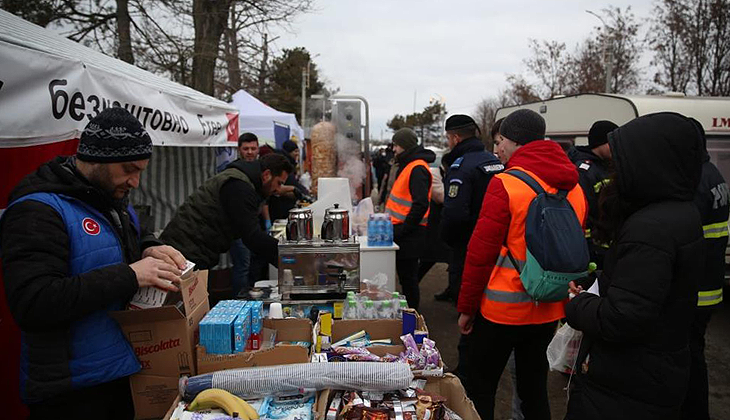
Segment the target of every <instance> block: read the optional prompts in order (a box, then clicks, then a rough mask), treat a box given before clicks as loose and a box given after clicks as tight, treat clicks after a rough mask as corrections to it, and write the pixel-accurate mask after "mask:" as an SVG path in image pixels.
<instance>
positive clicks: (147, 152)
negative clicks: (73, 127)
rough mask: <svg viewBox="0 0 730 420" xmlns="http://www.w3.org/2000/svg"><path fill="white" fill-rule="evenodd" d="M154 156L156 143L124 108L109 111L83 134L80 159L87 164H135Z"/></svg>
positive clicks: (78, 154) (109, 109) (95, 119)
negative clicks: (153, 144) (153, 142)
mask: <svg viewBox="0 0 730 420" xmlns="http://www.w3.org/2000/svg"><path fill="white" fill-rule="evenodd" d="M150 156H152V139H150V135H149V134H147V131H146V130H145V129H144V127H142V124H140V122H139V120H137V118H135V117H134V116H133V115H132V114H130V113H129V111H127V110H126V109H124V108H120V107H113V108H107V109H105V110H103V111H101V112H100V113H99V115H97V116H96V117H94V118H93V119H92V120H91V121H90V122H89V124H87V125H86V128H84V132H83V133H81V139H80V141H79V147H78V149H77V150H76V158H77V159H79V160H82V161H84V162H99V163H113V162H132V161H135V160H144V159H149V158H150Z"/></svg>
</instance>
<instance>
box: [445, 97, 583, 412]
mask: <svg viewBox="0 0 730 420" xmlns="http://www.w3.org/2000/svg"><path fill="white" fill-rule="evenodd" d="M499 132H500V136H497V139H496V141H497V142H498V145H497V152H498V153H499V155H500V156H499V157H500V159H501V160H502V161H503V162H505V166H506V170H505V172H503V173H500V174H497V175H494V176H493V177H492V179H491V181H490V182H489V186H488V187H487V192H486V193H485V195H484V201H483V204H482V211H481V213H480V214H479V219H478V220H477V223H476V226H475V228H474V231H473V233H472V235H471V239H470V241H469V245H468V247H467V252H466V262H465V264H464V270H463V273H462V283H461V289H460V291H459V300H458V303H457V310H458V311H459V314H460V315H459V321H458V323H459V329H460V330H461V333H462V334H464V335H465V336H469V338H468V345H467V346H460V348H459V351H460V353H461V354H460V355H459V360H460V361H462V360H468V361H470V363H469V365H468V366H461V364H460V366H459V373H460V374H462V375H463V377H464V385H465V387H466V389H467V393H468V394H469V397H470V398H471V399H472V401H474V404H475V405H476V409H477V411H478V412H479V416H480V417H481V418H482V419H485V420H486V419H493V418H494V401H495V394H496V391H497V386H498V384H499V378H500V376H501V375H502V371H503V370H504V367H505V365H506V364H507V360H508V359H509V355H510V353H512V352H513V351H514V355H515V365H516V373H517V381H516V382H517V389H518V391H519V397H520V399H522V404H521V409H522V413H523V414H524V416H525V418H528V419H548V418H550V405H549V402H548V394H547V374H548V363H547V356H546V354H545V352H546V349H547V346H548V344H549V343H550V340H551V339H552V337H553V334H554V333H555V328H556V326H557V321H558V320H559V319H561V318H563V317H564V316H565V312H564V309H563V307H564V303H563V302H540V304H539V305H537V304H535V302H534V300H533V299H532V297H531V296H530V295H528V293H527V291H526V290H525V288H524V286H523V285H522V281H521V279H520V270H521V268H522V267H524V266H525V264H526V260H527V245H526V241H525V226H526V225H525V224H526V220H527V212H528V210H529V208H530V204H531V202H532V199H533V198H534V197H535V196H536V193H535V191H534V190H533V189H532V188H531V187H530V186H529V185H528V184H527V183H526V182H524V181H523V180H522V179H521V178H518V176H525V175H526V176H528V177H529V178H532V179H531V180H530V181H531V182H532V181H534V182H537V183H539V184H540V185H541V186H542V187H543V189H544V190H546V191H547V192H549V193H552V194H555V193H557V191H558V190H565V191H567V197H566V198H567V200H568V201H569V202H570V205H571V207H572V208H573V210H574V211H575V213H576V216H577V219H578V220H579V221H580V222H582V221H583V220H584V218H585V214H586V204H585V197H584V195H583V191H582V190H581V188H580V186H578V173H577V171H576V169H575V166H573V163H572V162H571V161H570V160H569V159H568V157H567V156H566V155H565V153H564V152H563V149H562V148H561V147H560V145H558V144H557V143H556V142H554V141H551V140H545V120H543V118H542V117H541V116H540V115H539V114H537V113H536V112H534V111H531V110H527V109H520V110H517V111H514V112H512V113H511V114H510V115H508V116H507V117H505V119H504V120H503V121H502V126H501V127H500V130H499ZM516 171H521V172H516ZM566 296H567V290H566ZM462 368H463V370H462Z"/></svg>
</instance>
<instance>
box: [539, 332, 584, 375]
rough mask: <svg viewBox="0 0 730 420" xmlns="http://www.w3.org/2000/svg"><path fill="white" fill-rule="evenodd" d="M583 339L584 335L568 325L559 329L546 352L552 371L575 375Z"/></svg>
mask: <svg viewBox="0 0 730 420" xmlns="http://www.w3.org/2000/svg"><path fill="white" fill-rule="evenodd" d="M582 339H583V333H582V332H580V331H577V330H575V329H573V328H572V327H571V326H570V325H568V324H563V326H562V327H560V328H558V331H557V332H556V333H555V335H554V336H553V339H552V341H551V342H550V344H549V345H548V348H547V352H546V353H547V359H548V363H549V364H550V369H551V370H555V371H558V372H563V373H568V374H570V373H573V370H574V369H575V360H576V359H577V358H578V350H580V343H581V340H582Z"/></svg>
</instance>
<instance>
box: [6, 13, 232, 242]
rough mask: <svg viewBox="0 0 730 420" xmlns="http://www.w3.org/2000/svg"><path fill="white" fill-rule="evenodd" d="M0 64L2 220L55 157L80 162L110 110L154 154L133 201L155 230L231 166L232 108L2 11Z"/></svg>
mask: <svg viewBox="0 0 730 420" xmlns="http://www.w3.org/2000/svg"><path fill="white" fill-rule="evenodd" d="M0 63H2V64H1V65H0V67H1V68H2V73H1V74H0V179H2V182H1V183H0V211H2V210H1V209H2V208H4V207H5V206H6V204H7V203H6V199H7V196H8V193H9V192H10V190H11V189H12V188H13V187H14V186H15V184H17V182H18V181H19V180H20V179H21V178H23V177H24V176H25V175H26V174H28V173H30V172H32V171H34V170H35V169H36V168H37V167H38V166H39V165H40V164H42V163H44V162H46V161H48V160H50V159H51V158H53V157H54V156H58V155H72V154H74V153H75V152H76V145H77V143H78V137H79V136H80V134H81V132H82V131H83V129H84V127H85V126H86V124H87V123H88V121H89V120H90V119H91V118H92V117H93V116H95V115H96V114H97V113H98V112H100V111H101V110H102V109H104V108H106V107H109V106H122V107H125V108H126V109H127V110H129V111H130V112H131V113H132V114H134V115H135V116H136V117H137V118H138V119H139V120H140V122H141V123H142V124H143V125H144V126H145V128H146V129H147V131H148V132H149V134H150V137H151V138H152V141H153V143H154V145H155V147H154V151H153V153H152V160H151V162H150V165H149V166H148V169H147V170H146V171H145V172H144V173H143V174H142V179H141V182H140V188H139V189H137V190H135V191H133V194H132V196H131V197H130V198H131V200H132V202H133V203H134V204H135V205H142V206H149V208H150V213H151V214H150V216H151V217H152V227H153V228H154V229H155V230H157V229H162V228H163V227H164V226H165V225H166V224H167V222H168V221H169V220H170V219H171V218H172V216H173V214H174V212H175V210H176V209H177V207H178V206H179V205H180V204H181V203H182V202H183V201H184V200H185V198H186V197H187V196H188V195H189V194H190V193H191V192H192V191H193V190H194V189H195V188H197V186H198V185H200V183H202V182H203V181H205V180H206V179H207V178H209V177H211V176H213V175H214V174H215V172H216V169H217V168H218V167H220V166H222V165H224V164H225V162H227V161H229V160H231V159H235V147H233V148H232V146H236V142H237V140H238V130H237V129H238V124H237V118H238V110H237V109H236V108H235V107H233V106H231V105H230V104H227V103H225V102H223V101H220V100H218V99H215V98H212V97H210V96H208V95H205V94H203V93H200V92H198V91H196V90H193V89H191V88H189V87H186V86H183V85H180V84H178V83H175V82H173V81H171V80H168V79H165V78H164V77H160V76H157V75H154V74H152V73H149V72H147V71H145V70H142V69H140V68H139V67H135V66H133V65H131V64H128V63H125V62H123V61H121V60H117V59H115V58H113V57H110V56H107V55H105V54H103V53H101V52H98V51H95V50H92V49H90V48H87V47H85V46H83V45H81V44H79V43H76V42H74V41H71V40H69V39H67V38H64V37H63V36H60V35H58V34H56V33H54V32H53V31H50V30H47V29H45V28H42V27H40V26H37V25H34V24H32V23H30V22H27V21H25V20H23V19H21V18H19V17H17V16H15V15H13V14H10V13H8V12H6V11H4V10H0ZM211 146H212V147H211Z"/></svg>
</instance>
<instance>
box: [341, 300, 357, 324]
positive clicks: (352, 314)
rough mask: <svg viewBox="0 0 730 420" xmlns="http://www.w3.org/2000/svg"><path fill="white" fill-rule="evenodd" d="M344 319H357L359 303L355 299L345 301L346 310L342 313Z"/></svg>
mask: <svg viewBox="0 0 730 420" xmlns="http://www.w3.org/2000/svg"><path fill="white" fill-rule="evenodd" d="M342 318H343V319H357V302H355V299H347V300H346V301H345V309H344V311H343V313H342Z"/></svg>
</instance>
